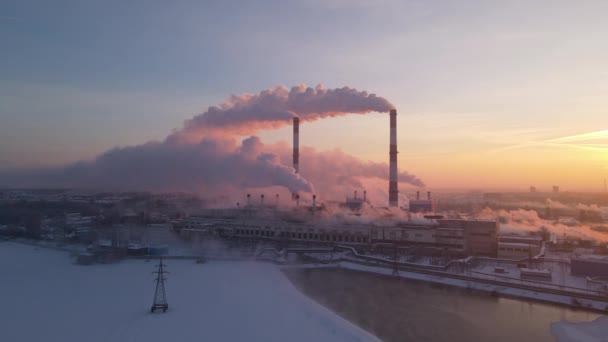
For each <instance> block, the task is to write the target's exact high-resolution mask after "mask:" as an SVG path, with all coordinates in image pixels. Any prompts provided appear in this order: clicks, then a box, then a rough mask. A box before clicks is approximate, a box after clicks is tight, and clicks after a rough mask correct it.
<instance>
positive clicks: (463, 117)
mask: <svg viewBox="0 0 608 342" xmlns="http://www.w3.org/2000/svg"><path fill="white" fill-rule="evenodd" d="M606 13H608V2H605V1H533V2H531V1H508V2H507V1H467V2H464V1H405V0H401V1H399V0H396V1H391V0H367V1H359V0H351V1H348V0H323V1H322V0H310V1H298V2H295V1H294V2H290V1H265V0H261V1H222V2H211V1H172V2H166V1H152V0H150V1H143V0H141V1H137V0H134V1H64V0H57V1H53V2H48V1H28V0H20V1H6V0H5V1H2V2H0V42H1V44H2V48H1V49H0V123H1V124H0V169H11V168H33V167H41V166H49V165H52V166H58V165H63V164H67V163H72V162H76V161H79V160H91V159H93V158H95V157H96V156H97V155H99V154H100V153H103V152H105V151H107V150H109V149H111V148H114V147H117V146H130V145H136V144H141V143H145V142H148V141H160V140H163V139H164V138H165V137H166V136H167V135H168V134H169V133H170V132H172V131H173V130H175V129H178V128H179V127H181V126H182V123H183V122H184V121H185V120H187V119H189V118H191V117H193V116H194V115H197V114H200V113H202V112H204V111H206V109H207V108H208V107H209V106H213V105H216V104H219V103H221V102H222V101H223V100H224V99H225V98H226V97H228V96H230V95H240V94H243V93H257V92H259V91H261V90H264V89H268V88H273V87H275V86H278V85H285V86H287V87H291V86H295V85H298V84H302V83H304V84H307V85H309V86H312V87H314V86H316V85H317V84H323V85H324V86H325V87H327V88H338V87H343V86H349V87H353V88H356V89H358V90H365V91H367V92H369V93H374V94H377V95H378V96H382V97H385V98H386V99H388V100H389V101H390V102H391V103H393V104H394V105H395V107H396V108H397V110H398V141H399V143H398V149H399V167H400V169H401V170H405V171H407V172H410V173H412V174H415V175H416V176H417V177H419V178H421V179H422V180H423V181H424V182H425V184H426V185H427V187H428V188H429V189H437V190H440V189H482V190H502V189H510V190H519V191H526V190H527V189H528V188H529V187H530V186H532V185H534V186H536V187H537V188H538V189H539V190H541V191H543V190H545V191H548V190H549V189H550V187H551V186H552V185H560V187H561V188H562V189H563V190H567V191H581V190H584V191H602V190H603V189H604V178H605V177H608V115H607V114H608V113H607V112H608V110H607V109H608V98H607V97H606V94H607V93H608V39H606V37H608V21H607V20H606V18H605V14H606ZM388 125H389V123H388V117H387V115H386V114H382V113H376V114H369V115H365V116H361V115H351V116H345V117H340V118H332V119H326V120H320V121H315V122H312V123H308V122H307V123H305V124H303V125H302V126H301V128H300V136H301V137H300V144H301V145H302V146H310V147H314V148H316V149H318V150H334V149H341V150H342V151H344V152H346V153H348V154H351V155H354V156H357V157H359V158H361V159H364V160H369V161H374V162H387V161H388V131H389V130H388ZM258 135H259V136H260V137H261V139H262V141H264V142H265V143H274V142H279V141H287V142H289V141H291V128H290V127H284V128H281V129H277V130H271V131H265V132H262V133H260V134H258ZM300 163H301V164H303V163H306V158H305V156H301V159H300Z"/></svg>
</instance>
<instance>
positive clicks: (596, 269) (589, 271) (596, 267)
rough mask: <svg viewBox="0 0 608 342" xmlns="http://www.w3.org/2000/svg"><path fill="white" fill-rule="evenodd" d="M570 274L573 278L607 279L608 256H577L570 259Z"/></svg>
mask: <svg viewBox="0 0 608 342" xmlns="http://www.w3.org/2000/svg"><path fill="white" fill-rule="evenodd" d="M570 272H571V273H572V275H575V276H586V277H608V256H607V255H598V254H586V255H579V256H576V257H573V258H571V259H570Z"/></svg>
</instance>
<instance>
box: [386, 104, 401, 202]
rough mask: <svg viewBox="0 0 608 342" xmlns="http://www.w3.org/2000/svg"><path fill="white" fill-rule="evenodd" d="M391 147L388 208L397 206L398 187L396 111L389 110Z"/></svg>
mask: <svg viewBox="0 0 608 342" xmlns="http://www.w3.org/2000/svg"><path fill="white" fill-rule="evenodd" d="M390 121H391V145H390V149H389V160H390V165H389V177H388V178H389V182H388V206H389V207H398V206H399V186H398V184H397V110H396V109H391V112H390Z"/></svg>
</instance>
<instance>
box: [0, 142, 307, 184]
mask: <svg viewBox="0 0 608 342" xmlns="http://www.w3.org/2000/svg"><path fill="white" fill-rule="evenodd" d="M262 147H263V145H262V143H261V142H260V141H259V139H258V138H257V137H250V138H247V139H245V140H244V141H243V142H242V144H241V145H237V144H236V141H235V140H234V139H229V140H220V139H203V140H201V141H200V142H199V143H196V144H178V143H174V142H169V141H166V142H150V143H147V144H143V145H137V146H131V147H124V148H115V149H112V150H110V151H108V152H105V153H103V154H102V155H100V156H98V157H97V158H96V159H95V160H93V161H91V162H78V163H75V164H72V165H68V166H66V167H62V168H48V169H37V170H29V171H27V170H21V171H14V172H10V173H8V172H5V173H4V175H3V177H2V179H4V180H5V181H6V180H8V182H9V183H10V184H11V185H12V186H22V187H25V186H34V187H47V186H57V187H67V188H97V189H104V190H124V189H128V190H156V191H188V192H201V191H204V192H206V193H208V194H218V193H221V191H222V189H226V188H227V187H239V188H246V187H266V186H272V185H279V186H284V187H286V188H288V189H289V190H290V191H305V192H310V191H313V187H312V184H310V182H308V181H307V180H305V179H304V178H302V177H300V176H299V175H298V174H296V173H294V172H293V170H292V168H291V167H287V166H285V165H282V164H280V162H279V158H278V156H276V155H273V154H271V153H266V152H264V151H262V150H261V148H262Z"/></svg>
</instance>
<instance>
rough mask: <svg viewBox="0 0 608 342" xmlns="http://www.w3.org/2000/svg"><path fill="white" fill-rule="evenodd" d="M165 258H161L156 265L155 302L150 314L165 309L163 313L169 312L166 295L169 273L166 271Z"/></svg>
mask: <svg viewBox="0 0 608 342" xmlns="http://www.w3.org/2000/svg"><path fill="white" fill-rule="evenodd" d="M164 266H167V265H165V264H163V257H162V256H161V257H160V259H159V262H158V265H156V267H157V269H156V272H154V273H155V274H156V289H155V290H154V302H153V303H152V307H151V308H150V312H154V310H156V309H163V312H167V309H168V308H169V304H167V294H166V293H165V280H166V278H165V273H169V272H167V271H165V270H164V268H163V267H164Z"/></svg>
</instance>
